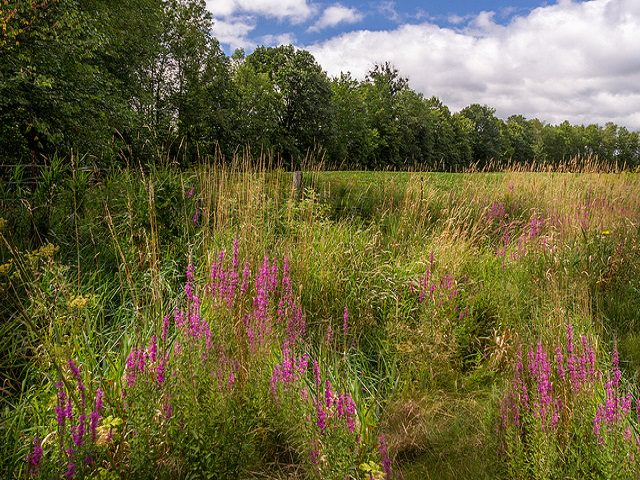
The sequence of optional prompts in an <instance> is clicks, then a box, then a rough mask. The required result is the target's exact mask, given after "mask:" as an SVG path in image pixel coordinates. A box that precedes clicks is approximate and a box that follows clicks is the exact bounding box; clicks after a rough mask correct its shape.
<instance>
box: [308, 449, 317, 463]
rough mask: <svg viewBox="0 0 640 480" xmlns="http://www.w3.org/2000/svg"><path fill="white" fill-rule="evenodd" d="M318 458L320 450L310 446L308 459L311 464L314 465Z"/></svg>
mask: <svg viewBox="0 0 640 480" xmlns="http://www.w3.org/2000/svg"><path fill="white" fill-rule="evenodd" d="M318 458H320V452H319V451H318V449H316V448H312V449H311V450H310V451H309V460H310V461H311V464H312V465H315V464H316V463H318Z"/></svg>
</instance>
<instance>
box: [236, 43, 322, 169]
mask: <svg viewBox="0 0 640 480" xmlns="http://www.w3.org/2000/svg"><path fill="white" fill-rule="evenodd" d="M243 67H244V68H246V69H251V70H253V75H258V76H261V75H266V77H262V78H263V79H264V78H266V79H267V80H268V82H269V84H270V85H271V90H272V92H273V94H274V95H273V98H274V99H275V100H277V105H275V106H276V113H277V123H276V125H275V126H276V128H277V129H278V130H277V137H276V138H274V139H273V143H272V144H273V145H277V146H278V147H279V150H280V153H282V154H283V155H284V157H285V158H286V159H287V160H289V161H292V162H298V161H299V160H300V158H301V156H304V155H305V154H306V153H307V151H308V150H310V149H312V148H314V147H316V146H324V145H325V144H327V142H328V139H329V136H330V134H331V119H332V115H331V96H332V92H331V84H330V82H329V79H328V77H327V75H326V73H325V72H324V71H323V70H322V68H321V67H320V65H318V63H317V62H316V60H315V58H314V57H313V55H311V54H310V53H309V52H307V51H305V50H298V49H295V48H294V47H293V46H292V45H286V46H279V47H271V48H267V47H259V48H257V49H256V50H254V52H253V53H252V54H251V55H249V56H247V58H246V60H245V62H244V64H243Z"/></svg>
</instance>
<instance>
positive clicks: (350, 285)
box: [0, 161, 640, 480]
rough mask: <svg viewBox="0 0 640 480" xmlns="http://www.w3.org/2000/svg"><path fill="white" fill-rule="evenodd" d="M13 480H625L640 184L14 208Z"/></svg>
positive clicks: (520, 181)
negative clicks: (62, 479)
mask: <svg viewBox="0 0 640 480" xmlns="http://www.w3.org/2000/svg"><path fill="white" fill-rule="evenodd" d="M2 189H3V191H2V198H3V200H2V214H1V215H0V216H1V217H2V220H1V230H0V241H1V244H2V246H1V247H0V294H1V295H2V298H3V300H2V315H3V320H2V322H1V324H0V329H2V330H1V332H0V352H2V353H1V354H0V375H1V376H2V378H1V383H0V385H1V386H0V388H1V389H2V390H1V396H0V401H1V405H0V412H1V418H0V421H1V423H0V427H1V428H0V435H1V436H2V438H0V458H1V459H2V462H1V463H2V470H1V476H2V477H3V478H28V477H30V476H35V477H40V478H60V477H62V476H65V475H66V476H67V477H75V478H105V479H116V478H122V479H124V478H172V479H173V478H184V479H190V478H274V479H275V478H336V479H343V478H352V479H382V478H387V479H388V478H405V479H407V480H408V479H425V478H434V479H442V478H445V479H446V478H456V479H461V478H469V479H476V478H518V479H521V478H535V479H538V478H632V477H635V476H637V475H638V473H639V471H638V470H639V469H638V458H637V456H638V452H639V445H640V430H639V427H640V424H639V422H638V412H639V411H640V405H639V404H638V402H637V395H638V388H637V380H638V375H640V333H639V332H640V330H639V328H640V275H639V272H640V196H639V195H638V191H640V177H639V176H638V174H634V173H551V172H547V173H532V172H524V171H507V172H502V173H421V172H412V173H399V172H398V173H395V172H330V171H326V172H325V171H317V170H314V171H305V172H304V173H303V184H302V187H301V189H299V190H295V189H293V187H292V174H291V173H288V172H284V171H281V170H275V171H271V170H262V169H252V168H249V167H230V166H224V167H223V166H219V165H215V164H203V165H200V166H198V167H195V168H192V169H189V170H186V171H179V170H175V169H171V168H153V169H151V170H144V171H142V170H141V171H135V170H133V169H130V170H118V171H109V172H92V171H87V170H81V169H69V168H67V167H64V166H63V164H62V163H60V162H55V161H54V162H52V163H51V164H50V165H49V166H47V167H45V168H43V170H42V172H41V177H40V179H39V181H38V182H37V184H36V185H35V187H33V188H32V187H31V186H29V185H27V184H24V183H21V182H19V181H18V182H6V184H5V185H3V186H2Z"/></svg>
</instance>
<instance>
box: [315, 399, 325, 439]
mask: <svg viewBox="0 0 640 480" xmlns="http://www.w3.org/2000/svg"><path fill="white" fill-rule="evenodd" d="M316 424H317V425H318V428H319V429H320V433H324V429H325V428H327V412H325V411H324V409H323V408H322V404H321V403H320V402H317V403H316Z"/></svg>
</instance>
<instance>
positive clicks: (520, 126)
mask: <svg viewBox="0 0 640 480" xmlns="http://www.w3.org/2000/svg"><path fill="white" fill-rule="evenodd" d="M503 137H506V142H505V143H507V144H508V145H509V147H510V151H509V152H508V153H506V152H505V149H504V147H503V157H504V158H510V159H512V160H513V161H514V162H518V163H524V162H532V161H533V160H534V159H535V152H534V144H535V132H534V127H533V125H532V124H531V123H530V122H529V121H528V120H527V119H526V118H524V117H523V116H522V115H512V116H510V117H509V118H508V119H507V121H506V123H505V130H504V135H503Z"/></svg>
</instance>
